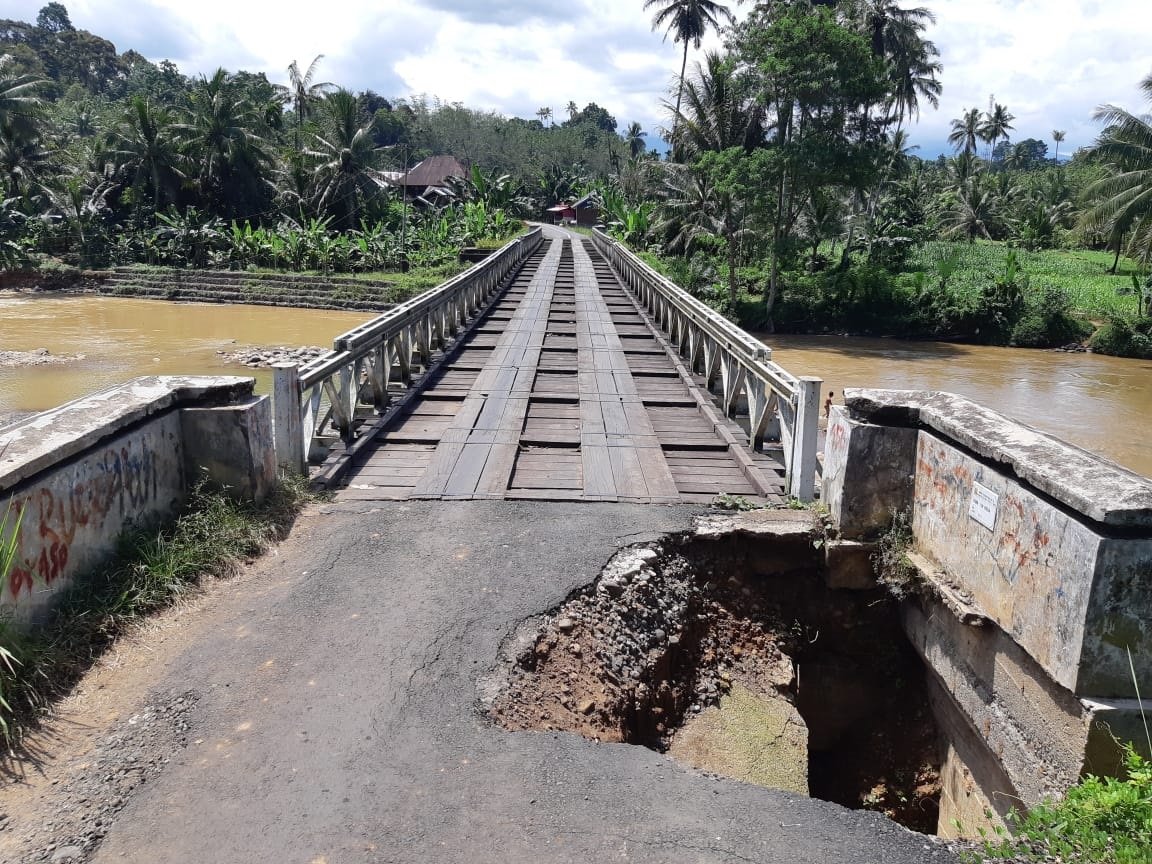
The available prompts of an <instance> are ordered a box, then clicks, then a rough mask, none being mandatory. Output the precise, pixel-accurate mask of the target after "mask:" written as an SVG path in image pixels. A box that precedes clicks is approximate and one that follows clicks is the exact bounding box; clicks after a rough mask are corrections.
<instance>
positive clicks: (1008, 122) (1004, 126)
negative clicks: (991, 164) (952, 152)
mask: <svg viewBox="0 0 1152 864" xmlns="http://www.w3.org/2000/svg"><path fill="white" fill-rule="evenodd" d="M1015 119H1016V117H1015V116H1014V115H1013V114H1012V113H1011V112H1010V111H1009V110H1008V109H1007V108H1005V107H1004V106H1003V105H1001V104H1000V103H999V102H997V103H996V104H995V105H994V106H993V107H992V108H991V109H990V110H989V111H988V113H987V114H986V115H985V117H984V120H983V121H982V122H981V124H980V131H979V135H980V140H982V141H986V142H987V143H988V152H989V155H990V156H991V154H992V153H994V152H995V150H996V142H997V141H999V140H1000V139H1001V138H1003V139H1004V140H1005V141H1007V140H1008V133H1009V132H1011V131H1012V129H1013V128H1014V127H1013V126H1012V121H1013V120H1015ZM989 161H991V159H989Z"/></svg>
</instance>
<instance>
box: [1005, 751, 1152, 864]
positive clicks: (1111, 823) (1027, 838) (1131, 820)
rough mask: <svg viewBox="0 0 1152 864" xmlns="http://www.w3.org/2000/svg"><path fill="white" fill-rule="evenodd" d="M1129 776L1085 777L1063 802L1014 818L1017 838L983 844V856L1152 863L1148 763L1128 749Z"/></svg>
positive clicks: (1112, 863)
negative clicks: (1120, 777) (1118, 777)
mask: <svg viewBox="0 0 1152 864" xmlns="http://www.w3.org/2000/svg"><path fill="white" fill-rule="evenodd" d="M1126 763H1127V768H1128V776H1127V777H1126V778H1124V779H1117V778H1114V777H1094V776H1091V775H1089V776H1088V777H1085V778H1084V779H1083V780H1081V781H1080V782H1079V783H1078V784H1077V785H1075V786H1073V787H1072V788H1071V789H1069V790H1068V794H1067V795H1066V796H1065V798H1064V800H1063V801H1058V802H1055V803H1051V804H1047V803H1046V804H1041V805H1039V806H1038V807H1035V808H1033V809H1032V810H1031V811H1030V812H1029V813H1028V815H1027V816H1024V817H1020V818H1016V819H1014V820H1013V821H1014V822H1015V823H1016V824H1015V825H1014V829H1015V832H1016V836H1015V837H1012V838H1007V839H1004V840H1000V841H997V842H989V843H985V844H984V854H985V856H986V858H989V859H994V860H1002V859H1005V858H1010V859H1012V860H1013V861H1017V862H1056V861H1064V862H1084V864H1089V862H1091V864H1149V862H1152V765H1149V763H1148V762H1147V761H1146V760H1144V759H1142V758H1141V757H1140V755H1139V754H1137V753H1136V752H1135V750H1134V749H1133V748H1132V747H1131V746H1129V747H1128V748H1127V758H1126Z"/></svg>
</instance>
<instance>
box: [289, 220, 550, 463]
mask: <svg viewBox="0 0 1152 864" xmlns="http://www.w3.org/2000/svg"><path fill="white" fill-rule="evenodd" d="M542 240H543V236H542V234H541V231H540V229H539V228H536V229H534V230H532V231H530V232H528V233H527V234H524V235H522V236H520V237H518V238H516V239H515V240H513V241H511V242H510V243H508V244H506V245H505V246H503V247H502V248H501V249H500V250H498V251H497V252H494V253H493V254H492V255H490V256H489V257H488V258H486V259H484V260H483V261H481V262H480V263H479V264H477V265H476V266H474V267H472V268H470V269H468V270H466V271H464V272H463V273H461V274H459V275H458V276H454V277H453V278H451V279H449V280H448V281H447V282H445V283H444V284H442V285H439V286H437V287H436V288H433V289H431V290H429V291H425V292H424V293H423V294H421V295H419V296H418V297H414V298H413V299H411V300H409V301H407V302H405V303H401V304H399V305H397V306H395V307H393V308H392V309H389V310H388V311H387V312H385V313H383V314H382V315H379V316H378V317H376V318H373V319H372V320H371V321H368V322H366V323H364V324H362V325H360V326H359V327H355V328H353V329H352V330H349V331H348V332H347V333H343V334H341V335H340V336H337V337H336V339H335V340H334V343H333V347H332V350H331V351H329V352H328V353H327V354H324V355H322V356H320V357H317V358H316V359H315V360H313V361H311V362H310V363H308V364H306V365H304V366H299V367H298V366H295V365H292V364H280V365H277V366H276V367H275V368H274V373H275V375H274V383H273V394H272V402H273V411H274V415H275V419H274V424H273V425H274V430H275V437H276V458H277V461H278V462H279V464H280V466H281V468H283V469H285V470H289V471H294V472H296V473H304V472H305V471H306V470H307V462H308V461H309V459H313V460H322V459H323V458H324V456H325V455H326V454H327V451H328V446H329V445H330V444H332V443H334V442H335V441H337V440H341V439H342V440H343V441H344V442H345V443H346V444H350V443H351V442H352V441H353V440H354V437H355V435H356V422H355V421H356V419H357V416H358V412H364V411H368V412H371V411H383V410H385V409H386V408H387V407H388V403H389V401H390V399H391V397H392V395H395V392H394V391H393V392H392V393H390V391H389V388H390V386H391V385H392V384H393V383H394V382H398V383H401V384H402V385H403V386H404V387H408V386H410V385H411V383H412V377H413V376H412V372H413V366H414V365H420V366H423V367H424V368H427V365H428V363H429V361H430V360H431V357H432V352H433V350H435V349H436V348H441V347H443V346H444V344H445V342H446V341H447V340H448V339H449V338H450V337H451V336H453V335H455V334H456V333H457V331H458V330H459V329H460V327H461V326H462V325H463V324H464V323H465V322H467V321H468V320H469V319H471V318H472V317H473V316H474V315H475V314H476V313H477V312H478V311H479V310H480V309H481V308H482V307H483V306H484V305H485V303H486V302H487V301H488V299H489V298H490V297H491V296H492V294H493V292H495V291H496V290H497V289H498V288H499V287H500V285H501V284H502V283H503V282H504V279H505V278H506V277H507V276H508V275H509V274H510V273H512V272H513V271H514V270H515V269H516V268H517V267H519V266H520V264H522V263H523V262H524V260H525V259H526V258H527V257H528V256H529V255H531V254H532V252H533V251H534V250H535V249H536V247H538V246H539V245H540V243H541V241H542Z"/></svg>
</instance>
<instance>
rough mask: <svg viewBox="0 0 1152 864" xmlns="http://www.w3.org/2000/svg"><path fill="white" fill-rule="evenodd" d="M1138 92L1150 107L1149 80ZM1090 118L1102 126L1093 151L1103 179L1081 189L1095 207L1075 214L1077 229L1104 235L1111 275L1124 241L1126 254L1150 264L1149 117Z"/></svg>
mask: <svg viewBox="0 0 1152 864" xmlns="http://www.w3.org/2000/svg"><path fill="white" fill-rule="evenodd" d="M1140 89H1141V90H1143V91H1144V95H1145V97H1146V98H1147V99H1148V101H1149V103H1150V104H1152V75H1149V76H1148V77H1147V78H1145V79H1144V80H1143V81H1141V82H1140ZM1093 119H1094V120H1097V121H1099V122H1102V123H1105V124H1107V127H1106V128H1105V130H1104V132H1103V134H1101V136H1100V138H1099V140H1098V141H1097V142H1096V146H1095V148H1094V150H1095V153H1096V156H1097V158H1098V160H1099V161H1100V162H1101V163H1103V164H1104V165H1105V167H1106V168H1107V170H1108V175H1107V176H1106V177H1104V178H1103V179H1101V180H1098V181H1096V182H1095V183H1093V184H1092V185H1091V186H1089V187H1088V189H1087V190H1086V191H1087V193H1088V195H1089V196H1090V197H1091V198H1093V199H1094V200H1095V203H1094V204H1093V205H1092V206H1091V207H1089V208H1088V209H1087V210H1086V211H1085V212H1084V213H1083V214H1082V215H1081V225H1082V227H1084V228H1085V229H1086V230H1089V231H1095V232H1100V233H1105V234H1107V236H1108V239H1109V246H1114V247H1115V249H1116V259H1115V261H1114V262H1113V265H1112V272H1115V271H1116V267H1117V265H1118V264H1119V261H1120V254H1121V252H1122V251H1123V249H1124V248H1125V246H1124V238H1125V237H1127V238H1128V243H1127V247H1126V248H1127V250H1128V254H1130V255H1132V256H1133V257H1137V258H1141V259H1143V260H1145V261H1147V260H1152V115H1148V114H1145V115H1143V116H1139V115H1136V114H1131V113H1129V112H1128V111H1126V110H1124V109H1123V108H1120V107H1118V106H1116V105H1102V106H1100V107H1099V108H1097V109H1096V112H1095V113H1094V114H1093Z"/></svg>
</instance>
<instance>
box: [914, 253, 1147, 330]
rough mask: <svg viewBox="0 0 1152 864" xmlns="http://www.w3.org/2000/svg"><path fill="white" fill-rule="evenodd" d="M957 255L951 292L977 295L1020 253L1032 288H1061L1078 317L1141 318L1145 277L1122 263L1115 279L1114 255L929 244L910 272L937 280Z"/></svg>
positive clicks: (1130, 264)
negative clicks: (1138, 287) (1138, 288)
mask: <svg viewBox="0 0 1152 864" xmlns="http://www.w3.org/2000/svg"><path fill="white" fill-rule="evenodd" d="M953 250H956V251H957V252H958V253H959V256H960V262H959V266H958V268H957V270H956V272H955V274H953V276H952V277H951V279H950V280H949V286H950V287H952V288H953V289H954V290H956V291H958V292H969V291H970V292H972V294H973V295H974V294H975V293H977V292H978V291H979V290H980V287H981V286H982V285H987V284H988V283H989V282H991V281H994V280H996V279H997V278H998V277H1000V276H1002V275H1003V273H1004V266H1005V261H1006V260H1007V257H1008V253H1009V252H1015V253H1016V258H1017V261H1018V263H1019V266H1020V268H1021V270H1022V271H1023V273H1025V274H1027V276H1028V282H1029V287H1030V289H1031V290H1033V291H1039V290H1042V289H1043V288H1045V287H1047V286H1052V287H1056V288H1061V289H1063V290H1064V291H1067V292H1068V294H1069V295H1070V296H1071V297H1072V301H1073V304H1074V306H1075V308H1076V310H1077V311H1079V312H1081V313H1083V314H1084V315H1087V316H1088V317H1090V318H1104V317H1107V316H1109V315H1116V314H1120V315H1132V314H1134V313H1135V312H1136V296H1135V294H1134V293H1133V292H1132V276H1133V274H1137V275H1142V274H1145V273H1146V272H1147V271H1146V270H1141V268H1140V266H1139V264H1137V262H1135V261H1132V260H1131V259H1128V258H1121V259H1120V266H1119V267H1118V268H1117V271H1116V274H1115V275H1113V274H1111V273H1109V272H1108V271H1109V270H1111V268H1112V260H1113V253H1110V252H1093V251H1090V250H1087V249H1074V250H1066V249H1047V250H1042V251H1039V252H1028V251H1026V250H1024V249H1013V248H1011V247H1008V246H1006V245H1004V244H1003V243H988V242H980V243H950V242H943V241H934V242H930V243H925V244H924V245H923V246H922V247H920V249H919V250H917V252H916V254H915V255H914V256H913V258H912V260H911V261H910V262H909V264H908V268H909V270H913V271H916V270H923V271H925V272H927V273H928V274H929V278H935V277H934V274H935V273H936V263H937V262H938V261H940V260H941V259H942V258H944V257H945V256H946V255H948V254H949V253H951V252H952V251H953Z"/></svg>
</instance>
